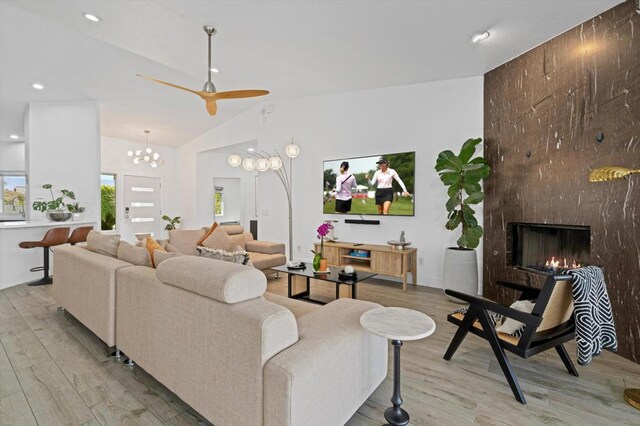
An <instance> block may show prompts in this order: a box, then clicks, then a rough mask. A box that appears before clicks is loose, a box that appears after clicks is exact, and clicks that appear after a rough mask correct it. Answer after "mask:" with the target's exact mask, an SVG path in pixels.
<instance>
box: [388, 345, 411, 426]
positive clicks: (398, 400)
mask: <svg viewBox="0 0 640 426" xmlns="http://www.w3.org/2000/svg"><path fill="white" fill-rule="evenodd" d="M391 344H392V345H393V396H392V397H391V403H392V404H393V407H389V408H387V409H386V410H384V418H385V420H387V421H388V422H389V424H390V425H392V426H404V425H406V424H408V423H409V413H407V412H406V411H404V410H403V409H402V408H401V407H400V406H401V405H402V397H401V396H400V348H401V347H402V340H392V341H391Z"/></svg>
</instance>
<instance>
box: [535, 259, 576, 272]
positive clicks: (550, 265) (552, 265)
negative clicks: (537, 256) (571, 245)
mask: <svg viewBox="0 0 640 426" xmlns="http://www.w3.org/2000/svg"><path fill="white" fill-rule="evenodd" d="M544 266H545V268H547V269H553V270H554V271H555V270H557V269H558V268H561V269H569V268H581V267H582V265H580V263H579V262H577V261H576V260H575V259H574V260H573V263H571V265H569V264H568V263H567V258H566V257H565V258H564V263H562V260H561V259H558V260H556V258H555V257H552V258H551V260H547V261H546V262H545V263H544Z"/></svg>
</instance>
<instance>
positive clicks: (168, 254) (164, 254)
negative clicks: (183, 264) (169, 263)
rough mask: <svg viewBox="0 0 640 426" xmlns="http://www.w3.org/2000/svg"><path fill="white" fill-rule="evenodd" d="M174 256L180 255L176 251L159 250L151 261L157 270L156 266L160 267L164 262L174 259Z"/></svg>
mask: <svg viewBox="0 0 640 426" xmlns="http://www.w3.org/2000/svg"><path fill="white" fill-rule="evenodd" d="M176 256H182V254H180V253H178V252H177V251H160V250H156V251H155V252H154V253H153V261H154V262H155V264H156V268H157V267H158V265H160V264H161V263H162V262H164V261H165V260H167V259H171V258H172V257H176Z"/></svg>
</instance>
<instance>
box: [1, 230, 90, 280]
mask: <svg viewBox="0 0 640 426" xmlns="http://www.w3.org/2000/svg"><path fill="white" fill-rule="evenodd" d="M90 225H92V226H93V228H94V229H100V224H99V222H98V221H97V220H78V221H73V220H70V221H67V222H50V221H44V220H41V221H38V220H23V221H16V222H0V289H3V288H7V287H11V286H14V285H17V284H21V283H24V282H27V281H31V280H35V279H38V278H40V277H41V276H42V272H30V271H29V269H31V268H33V267H36V266H42V263H43V259H42V249H38V248H33V249H21V248H20V247H18V244H20V242H21V241H39V240H41V239H42V238H43V237H44V234H46V233H47V231H48V230H49V229H51V228H55V227H63V226H65V227H69V228H71V231H73V229H75V228H77V227H79V226H90ZM53 256H55V253H54V254H53ZM51 265H53V257H52V259H51ZM52 271H53V267H51V268H50V273H52Z"/></svg>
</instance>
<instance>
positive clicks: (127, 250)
mask: <svg viewBox="0 0 640 426" xmlns="http://www.w3.org/2000/svg"><path fill="white" fill-rule="evenodd" d="M118 259H120V260H124V261H125V262H129V263H131V264H132V265H137V266H149V267H151V256H149V252H148V251H147V249H146V248H145V247H137V246H134V245H131V244H129V243H128V242H126V241H120V245H119V246H118Z"/></svg>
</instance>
